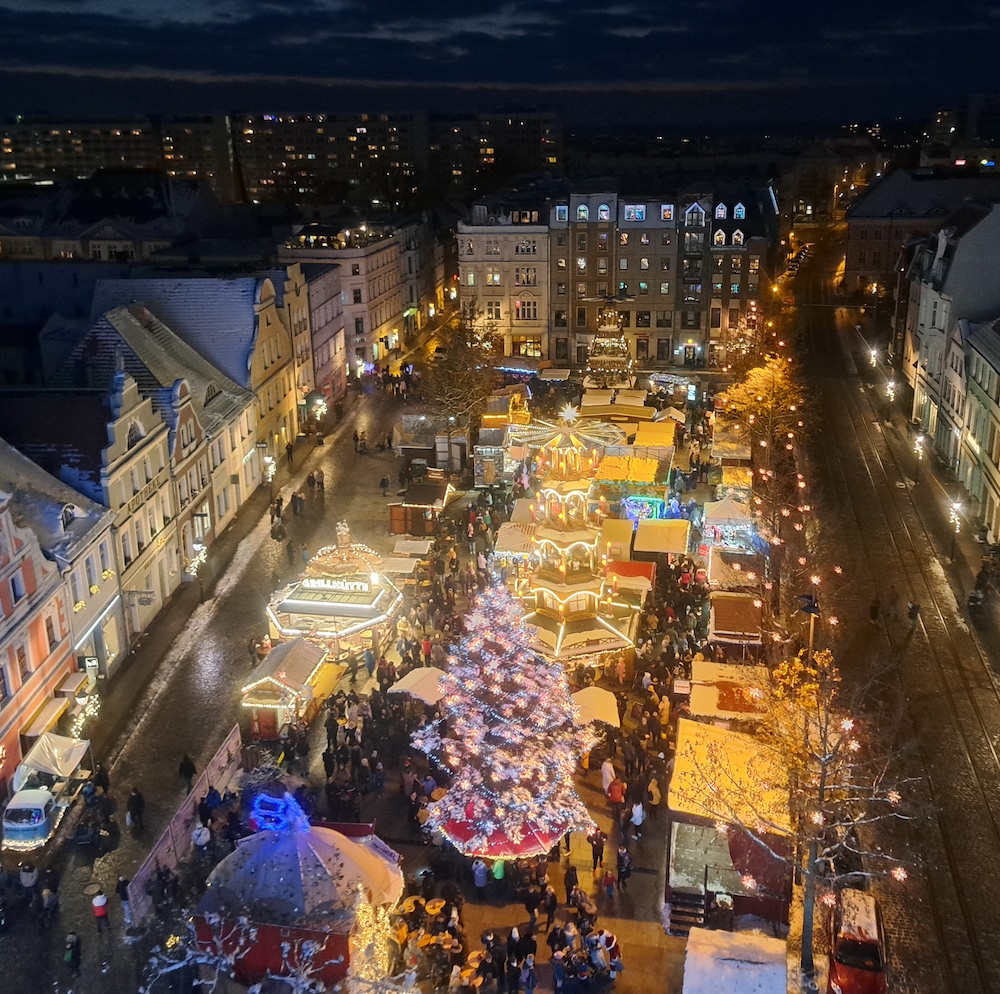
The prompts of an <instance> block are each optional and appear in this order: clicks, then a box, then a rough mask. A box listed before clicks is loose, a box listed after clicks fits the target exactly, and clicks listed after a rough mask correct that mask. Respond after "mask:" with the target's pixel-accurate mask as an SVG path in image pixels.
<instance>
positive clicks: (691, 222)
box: [684, 204, 705, 228]
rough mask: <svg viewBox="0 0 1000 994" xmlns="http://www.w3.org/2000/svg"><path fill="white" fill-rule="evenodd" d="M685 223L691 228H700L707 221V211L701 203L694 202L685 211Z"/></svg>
mask: <svg viewBox="0 0 1000 994" xmlns="http://www.w3.org/2000/svg"><path fill="white" fill-rule="evenodd" d="M684 223H685V224H686V225H687V226H688V227H689V228H700V227H701V226H702V225H703V224H704V223H705V212H704V211H703V210H702V209H701V206H700V205H699V204H692V205H691V206H690V207H689V208H688V209H687V210H686V211H685V212H684Z"/></svg>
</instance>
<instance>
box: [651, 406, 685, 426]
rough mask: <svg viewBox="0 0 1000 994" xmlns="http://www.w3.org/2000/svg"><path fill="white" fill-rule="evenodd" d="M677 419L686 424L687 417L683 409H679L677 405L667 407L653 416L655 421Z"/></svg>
mask: <svg viewBox="0 0 1000 994" xmlns="http://www.w3.org/2000/svg"><path fill="white" fill-rule="evenodd" d="M668 419H669V420H670V421H677V422H678V423H680V424H685V423H686V422H687V418H686V417H685V415H684V413H683V412H682V411H678V410H677V408H676V407H667V408H664V409H663V410H662V411H657V412H656V414H655V415H654V416H653V420H654V421H667V420H668Z"/></svg>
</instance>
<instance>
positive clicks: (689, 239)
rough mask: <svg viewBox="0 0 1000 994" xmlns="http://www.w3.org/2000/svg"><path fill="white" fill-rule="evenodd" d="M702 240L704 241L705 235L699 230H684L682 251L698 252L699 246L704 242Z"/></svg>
mask: <svg viewBox="0 0 1000 994" xmlns="http://www.w3.org/2000/svg"><path fill="white" fill-rule="evenodd" d="M704 241H705V236H704V235H703V234H702V233H701V232H700V231H685V232H684V251H685V252H700V251H701V247H702V245H703V244H704Z"/></svg>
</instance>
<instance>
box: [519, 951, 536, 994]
mask: <svg viewBox="0 0 1000 994" xmlns="http://www.w3.org/2000/svg"><path fill="white" fill-rule="evenodd" d="M521 986H522V987H523V988H524V990H525V992H526V994H534V992H535V988H536V987H537V986H538V977H537V976H535V957H534V956H532V955H531V954H530V953H529V954H528V955H527V956H526V957H525V958H524V967H523V969H522V970H521Z"/></svg>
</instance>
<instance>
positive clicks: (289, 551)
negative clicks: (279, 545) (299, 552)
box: [285, 539, 295, 566]
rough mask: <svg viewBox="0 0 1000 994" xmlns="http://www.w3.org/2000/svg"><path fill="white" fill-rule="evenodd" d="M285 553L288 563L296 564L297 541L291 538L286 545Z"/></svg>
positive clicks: (290, 564)
mask: <svg viewBox="0 0 1000 994" xmlns="http://www.w3.org/2000/svg"><path fill="white" fill-rule="evenodd" d="M285 555H286V556H287V557H288V565H289V566H294V565H295V543H294V542H293V541H292V540H291V539H289V540H288V544H287V545H286V546H285Z"/></svg>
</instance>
